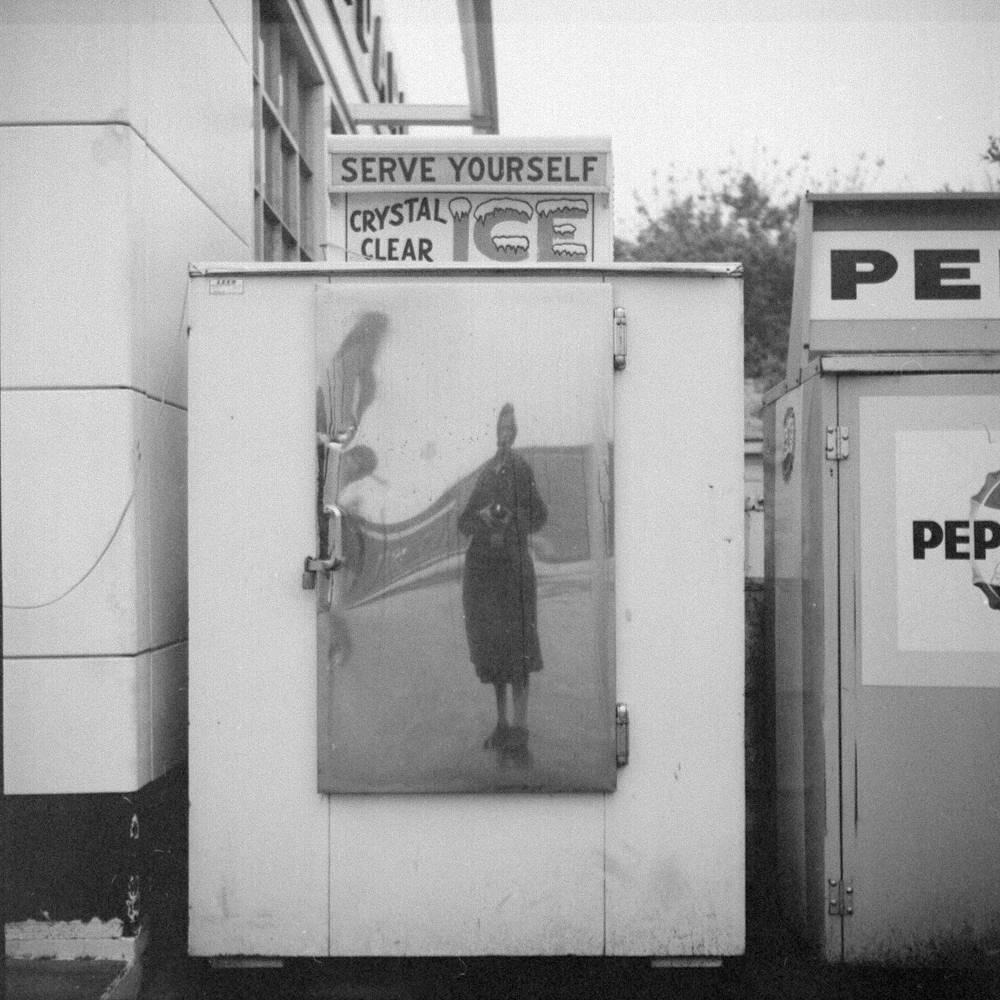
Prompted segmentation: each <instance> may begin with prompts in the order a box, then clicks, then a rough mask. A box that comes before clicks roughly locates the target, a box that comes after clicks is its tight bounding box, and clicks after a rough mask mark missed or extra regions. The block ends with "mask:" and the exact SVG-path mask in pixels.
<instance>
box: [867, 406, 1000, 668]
mask: <svg viewBox="0 0 1000 1000" xmlns="http://www.w3.org/2000/svg"><path fill="white" fill-rule="evenodd" d="M860 415H861V420H860V432H861V442H860V444H861V463H862V465H861V483H860V489H861V517H860V525H859V530H860V560H861V603H862V618H861V620H862V627H861V638H862V675H863V681H864V683H865V684H889V685H932V686H943V687H970V686H990V687H993V686H1000V658H998V657H997V653H1000V490H998V489H996V488H995V487H996V486H997V482H998V481H1000V408H998V407H997V405H996V399H995V397H992V396H987V395H963V396H897V397H885V396H881V397H863V398H862V399H861V409H860ZM942 653H946V654H950V655H947V656H941V655H940V654H942Z"/></svg>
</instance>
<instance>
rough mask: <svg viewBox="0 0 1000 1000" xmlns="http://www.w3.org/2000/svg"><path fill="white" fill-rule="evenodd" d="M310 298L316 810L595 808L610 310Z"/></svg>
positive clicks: (611, 697)
mask: <svg viewBox="0 0 1000 1000" xmlns="http://www.w3.org/2000/svg"><path fill="white" fill-rule="evenodd" d="M316 296H317V298H316V314H315V315H316V415H317V426H316V443H317V448H316V454H317V470H316V471H317V479H316V544H317V550H318V556H317V558H316V559H315V560H312V561H311V563H310V564H309V566H307V572H312V573H313V574H315V584H316V631H317V678H318V687H317V690H318V699H317V705H318V730H317V732H318V788H319V790H320V791H321V792H330V793H337V792H350V793H356V792H369V793H384V792H477V791H497V790H521V791H543V792H554V791H610V790H613V789H614V787H615V775H616V762H615V682H614V662H613V657H614V608H613V600H612V589H611V579H612V568H611V563H610V559H611V555H612V552H611V545H612V531H611V528H612V509H611V488H612V480H611V461H612V374H613V366H612V354H611V330H612V315H613V307H612V298H611V288H610V286H608V285H599V284H595V283H588V284H583V283H579V284H574V283H560V284H552V283H545V284H543V283H523V284H513V283H509V282H508V283H501V282H492V283H491V282H483V281H476V282H454V281H452V282H447V283H445V282H421V283H419V284H417V283H413V282H411V283H408V284H407V283H402V282H396V283H393V282H387V283H379V284H378V285H377V286H375V285H372V284H368V285H363V286H362V285H347V286H343V285H341V286H318V287H317V291H316ZM307 582H311V581H307Z"/></svg>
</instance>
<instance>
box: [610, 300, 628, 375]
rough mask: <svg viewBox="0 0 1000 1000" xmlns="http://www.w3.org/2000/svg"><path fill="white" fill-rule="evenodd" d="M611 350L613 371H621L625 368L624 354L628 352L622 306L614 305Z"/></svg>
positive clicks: (625, 322) (626, 328) (626, 319)
mask: <svg viewBox="0 0 1000 1000" xmlns="http://www.w3.org/2000/svg"><path fill="white" fill-rule="evenodd" d="M612 352H613V355H614V363H615V371H616V372H620V371H623V370H624V368H625V360H626V355H627V353H628V318H627V317H626V315H625V307H624V306H615V324H614V335H613V337H612Z"/></svg>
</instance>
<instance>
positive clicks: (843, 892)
mask: <svg viewBox="0 0 1000 1000" xmlns="http://www.w3.org/2000/svg"><path fill="white" fill-rule="evenodd" d="M826 899H827V912H828V913H829V914H830V916H831V917H850V916H853V915H854V883H853V882H852V881H851V879H848V878H845V879H839V878H831V879H827V880H826Z"/></svg>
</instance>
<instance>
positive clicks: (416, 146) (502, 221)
mask: <svg viewBox="0 0 1000 1000" xmlns="http://www.w3.org/2000/svg"><path fill="white" fill-rule="evenodd" d="M328 144H329V145H328V150H329V156H330V169H329V177H330V231H329V236H328V242H327V258H328V259H329V260H331V261H349V260H372V261H378V262H385V263H393V264H396V263H420V264H440V263H452V262H456V261H457V262H471V263H476V262H479V263H489V264H495V263H502V264H503V263H506V264H522V265H523V264H525V263H545V262H552V263H559V262H563V263H568V262H573V263H577V262H581V261H596V262H600V263H607V262H609V261H610V260H611V257H612V242H613V240H612V225H611V147H610V143H609V141H608V140H607V139H506V138H504V139H500V138H497V137H496V136H472V137H467V138H465V139H459V140H456V139H454V138H452V139H448V140H445V139H426V138H414V137H412V136H363V137H359V136H331V137H330V138H329V139H328Z"/></svg>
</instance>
